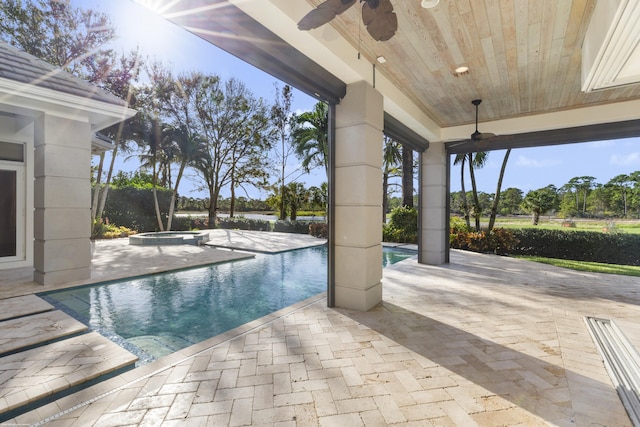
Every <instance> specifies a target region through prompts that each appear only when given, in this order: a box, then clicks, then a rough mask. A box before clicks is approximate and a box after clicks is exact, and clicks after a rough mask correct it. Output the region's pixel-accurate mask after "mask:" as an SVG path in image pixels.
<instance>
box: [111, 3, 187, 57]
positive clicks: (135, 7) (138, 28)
mask: <svg viewBox="0 0 640 427" xmlns="http://www.w3.org/2000/svg"><path fill="white" fill-rule="evenodd" d="M176 2H178V0H172V1H166V0H135V1H134V2H132V3H131V4H130V5H128V6H127V7H121V8H119V9H120V10H118V11H117V16H116V17H115V18H116V19H115V20H116V26H117V27H118V35H119V38H121V39H124V40H127V41H129V43H127V44H131V42H134V43H135V44H137V45H138V46H139V47H141V48H142V49H143V51H144V52H145V53H147V54H151V55H155V56H158V57H161V58H162V57H164V56H165V55H164V54H165V53H166V52H167V51H169V50H171V47H172V44H174V42H175V41H176V40H177V39H179V38H180V37H177V36H176V33H177V32H179V31H184V30H179V29H178V28H177V27H176V26H175V25H174V24H172V23H170V22H169V21H168V20H167V19H165V18H164V17H163V16H162V13H163V12H165V11H167V10H168V9H169V8H171V7H172V6H173V5H175V3H176Z"/></svg>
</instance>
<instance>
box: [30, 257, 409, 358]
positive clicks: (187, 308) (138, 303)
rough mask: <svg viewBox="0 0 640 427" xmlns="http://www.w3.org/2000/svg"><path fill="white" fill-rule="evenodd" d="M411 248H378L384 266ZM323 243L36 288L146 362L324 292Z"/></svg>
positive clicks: (44, 295)
mask: <svg viewBox="0 0 640 427" xmlns="http://www.w3.org/2000/svg"><path fill="white" fill-rule="evenodd" d="M414 255H415V252H412V251H403V250H397V249H389V248H384V251H383V265H387V264H393V263H395V262H398V261H400V260H402V259H406V258H408V257H411V256H414ZM326 287H327V256H326V247H324V246H319V247H313V248H307V249H300V250H295V251H289V252H283V253H279V254H271V255H270V254H257V255H256V257H255V258H252V259H245V260H239V261H233V262H228V263H223V264H214V265H210V266H206V267H200V268H194V269H189V270H182V271H177V272H171V273H163V274H157V275H152V276H144V277H141V278H137V279H127V280H120V281H114V282H108V283H102V284H97V285H92V286H85V287H81V288H75V289H69V290H63V291H56V292H51V293H47V294H43V295H42V297H43V298H45V299H46V300H48V301H49V302H50V303H52V304H53V305H55V306H56V307H58V308H59V309H61V310H64V311H65V312H67V313H68V314H70V315H72V316H74V317H75V318H76V319H78V320H80V321H81V322H83V323H85V324H87V325H88V326H89V327H90V328H91V329H92V330H95V331H97V332H100V333H101V334H103V335H104V336H106V337H108V338H110V339H112V340H113V341H115V342H117V343H118V344H120V345H122V346H123V347H125V348H127V349H128V350H129V351H131V352H133V353H134V354H137V355H138V356H139V357H140V359H141V362H139V363H146V362H148V361H151V360H154V359H155V358H158V357H161V356H164V355H167V354H169V353H172V352H175V351H178V350H180V349H182V348H185V347H188V346H190V345H192V344H195V343H197V342H200V341H203V340H205V339H207V338H210V337H213V336H215V335H218V334H221V333H223V332H226V331H228V330H230V329H233V328H235V327H238V326H240V325H243V324H245V323H247V322H250V321H252V320H255V319H257V318H260V317H262V316H265V315H267V314H269V313H272V312H274V311H277V310H279V309H281V308H284V307H287V306H289V305H292V304H294V303H296V302H299V301H302V300H304V299H306V298H309V297H311V296H314V295H317V294H319V293H322V292H325V291H326Z"/></svg>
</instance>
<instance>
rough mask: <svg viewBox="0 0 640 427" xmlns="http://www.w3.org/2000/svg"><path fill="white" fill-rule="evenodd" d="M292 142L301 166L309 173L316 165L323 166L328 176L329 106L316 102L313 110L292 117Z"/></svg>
mask: <svg viewBox="0 0 640 427" xmlns="http://www.w3.org/2000/svg"><path fill="white" fill-rule="evenodd" d="M294 126H295V127H294V130H293V134H292V136H293V143H294V145H295V150H296V154H297V155H298V157H299V158H301V159H302V167H303V168H304V170H305V171H306V172H307V173H309V172H310V170H311V169H312V168H314V167H317V166H324V170H325V172H326V173H327V176H329V161H328V159H329V143H328V135H329V107H328V105H327V104H326V103H324V102H318V103H316V104H315V105H314V106H313V110H311V111H305V112H303V113H300V114H298V115H297V116H295V118H294Z"/></svg>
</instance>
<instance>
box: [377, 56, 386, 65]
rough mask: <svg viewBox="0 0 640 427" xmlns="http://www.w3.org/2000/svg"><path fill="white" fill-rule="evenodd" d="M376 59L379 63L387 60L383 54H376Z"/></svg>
mask: <svg viewBox="0 0 640 427" xmlns="http://www.w3.org/2000/svg"><path fill="white" fill-rule="evenodd" d="M376 59H377V60H378V62H379V63H381V64H384V63H385V62H387V58H385V57H384V56H378V57H377V58H376Z"/></svg>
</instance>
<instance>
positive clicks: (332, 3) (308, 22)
mask: <svg viewBox="0 0 640 427" xmlns="http://www.w3.org/2000/svg"><path fill="white" fill-rule="evenodd" d="M355 2H356V0H327V1H325V2H324V3H320V4H319V5H318V7H316V8H315V9H313V10H312V11H311V12H309V13H307V14H306V15H305V16H304V17H303V18H302V19H301V20H300V22H298V29H299V30H303V31H308V30H312V29H314V28H318V27H320V26H322V25H324V24H326V23H327V22H329V21H331V20H332V19H333V18H335V17H336V16H337V15H339V14H341V13H342V12H344V11H345V10H347V9H349V8H350V7H351V6H353V4H354V3H355Z"/></svg>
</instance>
